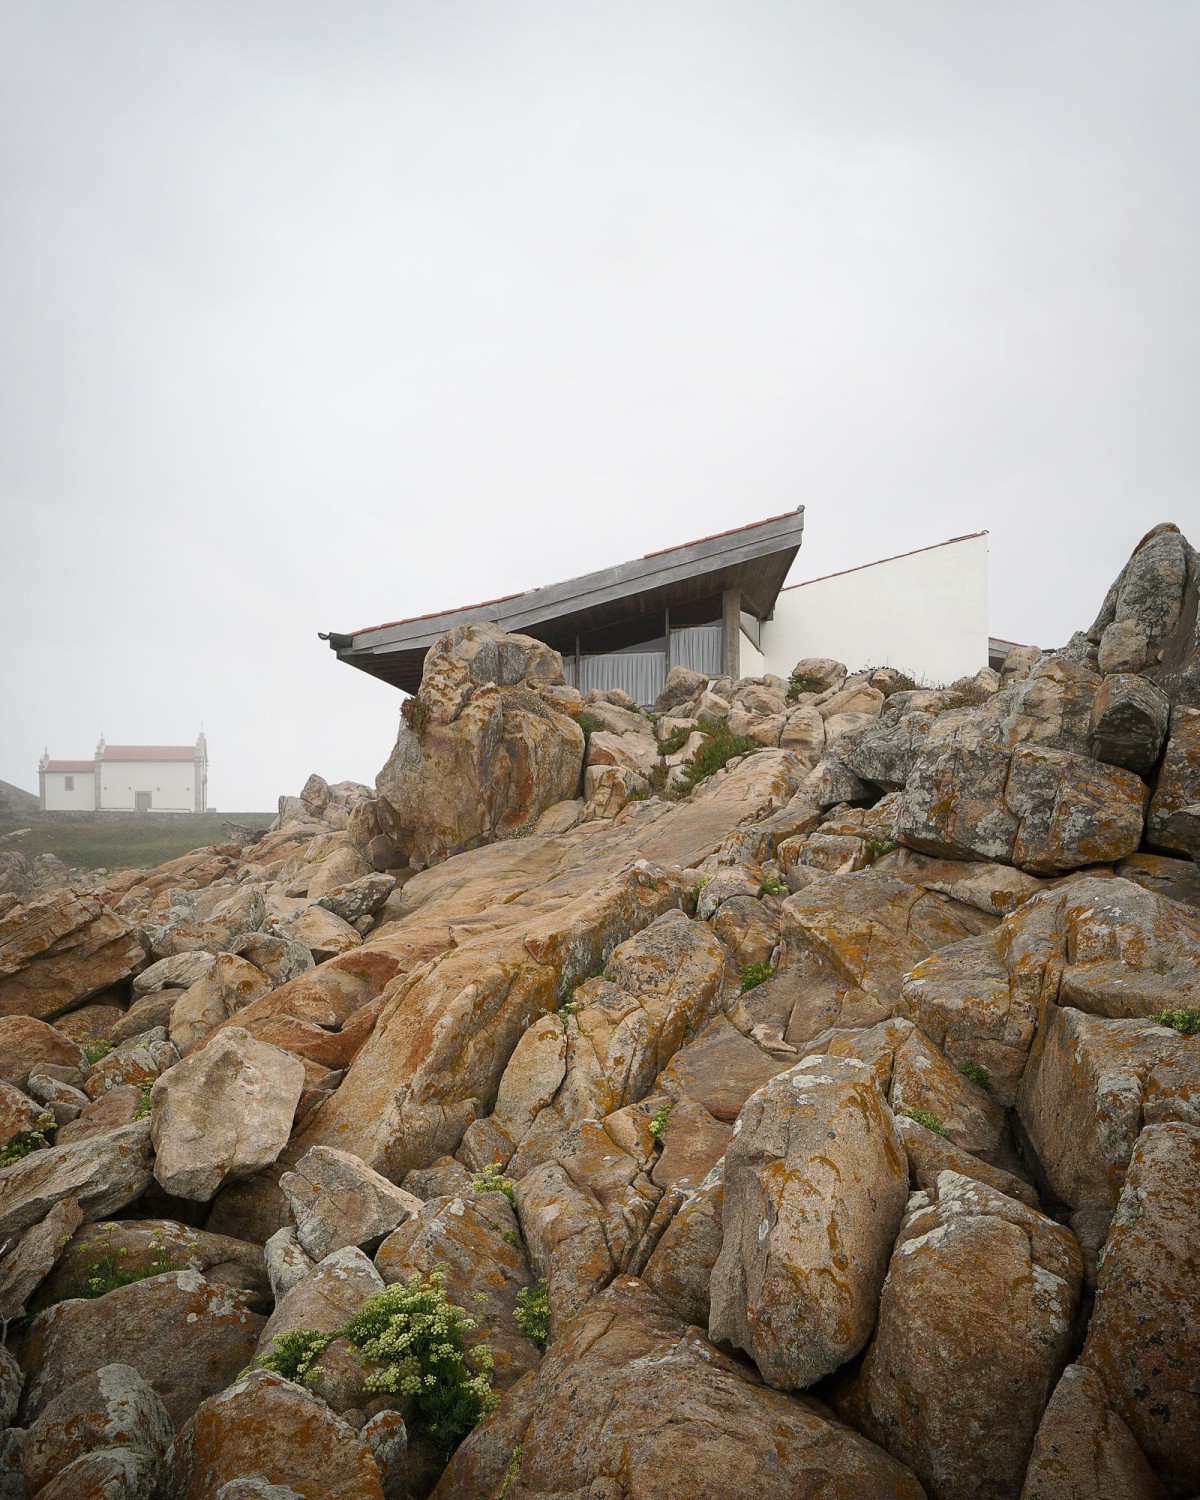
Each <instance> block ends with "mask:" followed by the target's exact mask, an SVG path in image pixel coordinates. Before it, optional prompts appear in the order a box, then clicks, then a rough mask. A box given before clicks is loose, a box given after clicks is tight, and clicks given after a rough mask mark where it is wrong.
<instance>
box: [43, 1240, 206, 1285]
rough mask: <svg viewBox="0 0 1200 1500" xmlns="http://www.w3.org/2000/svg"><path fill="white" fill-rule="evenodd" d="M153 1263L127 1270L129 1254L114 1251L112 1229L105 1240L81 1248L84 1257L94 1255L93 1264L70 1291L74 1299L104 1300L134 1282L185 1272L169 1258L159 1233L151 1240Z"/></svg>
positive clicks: (87, 1262)
mask: <svg viewBox="0 0 1200 1500" xmlns="http://www.w3.org/2000/svg"><path fill="white" fill-rule="evenodd" d="M149 1248H150V1259H149V1260H148V1261H147V1262H146V1264H145V1265H144V1266H127V1265H124V1264H123V1262H124V1260H125V1258H126V1256H127V1255H128V1253H129V1252H128V1251H127V1250H126V1249H125V1247H124V1246H123V1245H122V1246H121V1247H120V1248H119V1249H117V1250H114V1249H113V1243H112V1229H111V1227H110V1228H109V1229H107V1230H105V1233H104V1238H103V1239H99V1240H93V1241H92V1242H91V1243H90V1244H88V1245H83V1246H81V1249H82V1251H83V1253H84V1254H92V1255H94V1256H95V1259H94V1260H89V1261H86V1262H85V1263H84V1271H85V1273H86V1274H85V1275H84V1277H83V1279H82V1280H81V1281H78V1282H77V1283H76V1284H75V1286H74V1287H73V1288H72V1290H71V1296H72V1297H103V1296H104V1295H105V1293H107V1292H115V1291H116V1289H117V1288H118V1287H119V1286H132V1285H133V1283H134V1282H135V1281H146V1280H148V1279H149V1278H150V1277H151V1276H164V1275H166V1273H167V1272H168V1271H182V1270H184V1269H185V1267H184V1266H183V1265H182V1264H180V1263H176V1262H175V1261H173V1260H172V1259H171V1257H170V1256H169V1255H168V1254H167V1242H166V1240H165V1239H164V1238H163V1236H162V1234H161V1232H159V1231H156V1232H155V1233H154V1234H152V1235H151V1236H150V1240H149Z"/></svg>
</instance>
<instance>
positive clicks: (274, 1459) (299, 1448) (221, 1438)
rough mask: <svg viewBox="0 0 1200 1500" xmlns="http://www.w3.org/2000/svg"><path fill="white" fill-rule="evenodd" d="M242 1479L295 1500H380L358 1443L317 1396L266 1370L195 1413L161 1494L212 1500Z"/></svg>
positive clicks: (375, 1473)
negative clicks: (270, 1487) (261, 1482)
mask: <svg viewBox="0 0 1200 1500" xmlns="http://www.w3.org/2000/svg"><path fill="white" fill-rule="evenodd" d="M246 1475H253V1476H255V1477H256V1478H257V1479H261V1480H265V1481H266V1483H267V1484H269V1485H273V1486H280V1487H282V1488H284V1489H285V1490H287V1491H289V1492H290V1493H293V1494H295V1495H297V1496H299V1497H300V1500H383V1490H382V1488H381V1487H380V1481H379V1470H378V1468H377V1466H376V1464H375V1460H374V1458H373V1457H372V1456H371V1452H370V1450H369V1449H368V1447H367V1445H366V1443H364V1442H363V1440H362V1438H360V1437H359V1435H358V1434H357V1433H356V1432H355V1431H354V1429H353V1428H352V1427H351V1426H349V1424H348V1423H346V1422H343V1421H342V1419H341V1418H340V1417H338V1416H335V1415H334V1413H333V1412H332V1411H330V1409H329V1407H328V1406H326V1404H325V1403H324V1402H323V1401H322V1400H320V1399H319V1398H318V1397H317V1396H314V1395H312V1394H311V1393H310V1392H308V1391H306V1390H305V1389H304V1388H303V1386H299V1385H293V1384H292V1382H291V1381H288V1380H284V1379H283V1378H282V1377H281V1376H279V1375H276V1374H274V1373H273V1372H272V1371H269V1370H252V1371H251V1372H250V1373H249V1374H248V1375H246V1376H244V1377H243V1378H242V1379H240V1380H238V1381H236V1382H235V1383H234V1384H233V1385H231V1386H230V1387H229V1389H228V1390H224V1391H221V1392H220V1394H218V1395H214V1396H212V1397H211V1398H210V1399H209V1400H207V1401H205V1402H204V1403H203V1405H201V1406H200V1407H199V1408H198V1409H197V1410H196V1412H195V1414H194V1415H193V1416H192V1417H191V1419H190V1420H189V1421H188V1422H187V1424H186V1426H184V1428H183V1429H182V1431H181V1432H180V1433H179V1436H178V1437H177V1438H176V1440H175V1444H174V1447H173V1448H172V1449H171V1455H170V1460H169V1462H168V1466H167V1489H168V1492H169V1493H170V1494H171V1495H172V1497H175V1500H210V1497H211V1500H215V1497H216V1496H217V1494H218V1492H221V1491H222V1486H224V1485H226V1484H228V1483H230V1482H232V1481H238V1480H241V1479H243V1478H244V1477H245V1476H246ZM268 1493H269V1492H268Z"/></svg>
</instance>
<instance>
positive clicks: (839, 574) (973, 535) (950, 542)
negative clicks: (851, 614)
mask: <svg viewBox="0 0 1200 1500" xmlns="http://www.w3.org/2000/svg"><path fill="white" fill-rule="evenodd" d="M987 535H988V533H987V532H986V531H968V532H967V534H966V536H951V537H947V538H946V540H945V541H944V542H931V543H930V544H929V546H928V547H914V548H913V549H912V550H911V551H910V552H897V553H895V554H894V555H893V556H892V557H877V558H876V559H875V561H874V562H869V563H858V564H857V565H856V566H855V567H853V568H839V569H838V570H837V571H836V572H834V573H822V574H821V576H820V577H819V578H805V579H804V580H803V581H802V582H800V583H788V584H785V585H784V586H783V588H782V589H780V591H779V592H780V593H781V594H786V593H789V592H790V591H791V590H792V589H806V588H807V587H808V586H809V584H810V583H824V582H825V580H826V579H827V578H844V577H845V575H846V574H847V573H861V572H862V570H863V569H864V568H877V567H879V565H880V564H881V563H890V562H899V561H900V559H901V558H902V557H916V556H917V555H918V553H921V552H936V551H937V549H938V548H939V547H953V546H954V544H955V542H973V541H975V540H976V539H977V538H978V537H981V536H987Z"/></svg>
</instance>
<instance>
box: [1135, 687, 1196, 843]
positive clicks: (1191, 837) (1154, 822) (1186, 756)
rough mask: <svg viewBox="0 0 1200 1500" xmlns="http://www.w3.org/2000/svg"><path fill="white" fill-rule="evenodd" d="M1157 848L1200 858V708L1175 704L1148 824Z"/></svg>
mask: <svg viewBox="0 0 1200 1500" xmlns="http://www.w3.org/2000/svg"><path fill="white" fill-rule="evenodd" d="M1146 837H1147V840H1148V842H1149V843H1151V844H1153V845H1154V846H1155V848H1158V849H1170V850H1172V851H1174V852H1177V853H1183V854H1191V855H1192V856H1193V857H1197V858H1200V708H1182V707H1180V708H1176V709H1175V711H1174V712H1173V713H1172V715H1171V737H1170V739H1169V740H1168V741H1167V753H1166V754H1165V755H1164V756H1163V763H1162V769H1161V770H1160V771H1159V773H1158V781H1157V782H1156V783H1155V787H1154V796H1153V798H1152V799H1151V802H1150V817H1149V820H1148V823H1147V827H1146Z"/></svg>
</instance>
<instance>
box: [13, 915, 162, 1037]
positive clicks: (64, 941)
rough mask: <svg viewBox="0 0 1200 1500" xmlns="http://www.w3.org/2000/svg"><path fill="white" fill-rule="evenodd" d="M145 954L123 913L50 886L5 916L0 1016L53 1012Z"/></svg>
mask: <svg viewBox="0 0 1200 1500" xmlns="http://www.w3.org/2000/svg"><path fill="white" fill-rule="evenodd" d="M145 962H146V952H145V949H144V948H143V946H142V943H141V940H140V939H139V937H138V935H137V933H136V932H135V931H134V930H133V928H131V927H130V925H129V923H128V922H126V921H125V919H124V918H123V917H119V916H118V915H117V914H116V912H114V911H110V910H109V909H108V907H106V906H105V905H104V904H103V903H102V902H100V901H98V900H97V899H96V898H95V897H94V896H89V895H84V894H82V893H76V892H74V891H70V890H56V891H47V892H46V894H45V895H42V896H35V897H34V898H33V899H32V900H31V901H27V902H25V904H24V905H21V906H15V907H13V908H12V910H11V911H8V912H6V913H5V914H4V915H3V916H0V1016H39V1017H42V1018H49V1019H53V1017H54V1016H57V1015H61V1014H62V1013H63V1011H66V1010H70V1009H71V1008H72V1007H73V1006H76V1005H78V1004H79V1003H80V1001H82V1000H86V999H87V998H88V996H89V995H95V994H98V993H99V992H100V991H101V990H106V989H108V988H109V987H110V986H112V985H114V984H119V983H120V982H121V981H122V980H123V979H128V978H129V977H130V975H131V974H135V973H137V971H138V969H140V968H141V967H142V966H143V965H144V964H145Z"/></svg>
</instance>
